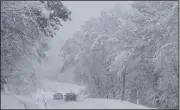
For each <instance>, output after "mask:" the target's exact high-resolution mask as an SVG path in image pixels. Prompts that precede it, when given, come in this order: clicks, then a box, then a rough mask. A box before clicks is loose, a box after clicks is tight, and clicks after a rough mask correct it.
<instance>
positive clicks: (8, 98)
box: [1, 81, 152, 109]
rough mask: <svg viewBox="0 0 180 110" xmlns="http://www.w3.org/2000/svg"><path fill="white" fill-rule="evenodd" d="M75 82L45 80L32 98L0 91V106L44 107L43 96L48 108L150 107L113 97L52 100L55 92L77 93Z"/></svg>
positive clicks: (18, 107) (9, 107) (79, 88)
mask: <svg viewBox="0 0 180 110" xmlns="http://www.w3.org/2000/svg"><path fill="white" fill-rule="evenodd" d="M82 89H83V88H82V87H79V86H77V85H75V84H67V83H57V82H48V81H46V84H45V86H44V87H43V90H45V91H41V90H40V91H37V93H36V94H34V95H35V96H34V98H30V97H26V96H17V95H7V94H2V93H1V108H2V109H24V108H25V106H24V104H25V105H26V107H27V108H28V109H44V108H45V104H44V101H43V99H42V96H44V99H45V102H46V104H47V108H48V109H152V108H148V107H145V106H142V105H137V104H133V103H130V102H126V101H121V100H115V99H97V98H84V97H83V96H81V97H78V101H76V102H73V101H71V102H65V101H64V100H53V94H54V93H55V92H60V93H63V94H65V93H67V92H69V91H70V90H72V91H73V92H75V93H78V92H79V91H80V90H82Z"/></svg>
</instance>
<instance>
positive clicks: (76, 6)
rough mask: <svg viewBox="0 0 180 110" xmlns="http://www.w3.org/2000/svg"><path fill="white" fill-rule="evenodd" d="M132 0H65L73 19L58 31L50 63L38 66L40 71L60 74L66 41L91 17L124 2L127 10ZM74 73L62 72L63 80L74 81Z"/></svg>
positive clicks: (50, 52) (48, 73) (52, 42)
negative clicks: (61, 54)
mask: <svg viewBox="0 0 180 110" xmlns="http://www.w3.org/2000/svg"><path fill="white" fill-rule="evenodd" d="M130 3H132V2H131V1H128V2H127V1H126V2H125V1H63V4H64V5H65V6H66V7H67V8H68V9H69V10H71V11H72V14H71V18H72V20H71V21H68V22H66V23H64V24H63V27H61V28H60V30H59V31H58V32H57V36H55V37H54V38H53V39H52V40H51V45H50V46H51V49H50V50H49V52H48V56H49V57H48V63H44V64H42V65H41V67H40V68H38V69H39V70H38V71H39V73H43V74H44V75H52V74H59V72H58V70H59V69H60V66H61V59H60V57H59V52H60V49H61V47H62V45H63V44H64V42H65V41H66V40H67V39H68V38H71V37H73V34H74V33H75V32H76V31H78V30H79V29H80V28H81V25H83V24H84V22H85V21H87V20H88V19H89V18H91V17H98V16H99V15H100V13H101V12H102V11H104V10H108V9H110V8H111V7H113V6H114V5H116V4H122V5H121V6H122V9H124V11H126V10H127V9H129V8H130V5H129V4H130ZM72 74H73V73H71V72H66V73H64V74H61V79H62V81H67V82H72V80H73V75H72Z"/></svg>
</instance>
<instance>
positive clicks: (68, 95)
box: [65, 93, 77, 101]
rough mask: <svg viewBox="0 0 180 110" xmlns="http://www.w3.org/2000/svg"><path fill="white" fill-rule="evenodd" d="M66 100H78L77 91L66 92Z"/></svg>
mask: <svg viewBox="0 0 180 110" xmlns="http://www.w3.org/2000/svg"><path fill="white" fill-rule="evenodd" d="M65 101H77V95H76V94H75V93H66V95H65Z"/></svg>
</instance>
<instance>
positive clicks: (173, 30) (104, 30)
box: [61, 1, 179, 108]
mask: <svg viewBox="0 0 180 110" xmlns="http://www.w3.org/2000/svg"><path fill="white" fill-rule="evenodd" d="M61 57H62V58H63V59H64V65H63V68H62V71H64V70H65V69H68V68H71V67H74V68H75V70H74V72H75V73H76V80H77V83H79V84H80V83H83V84H85V85H86V87H87V91H88V92H89V93H90V97H95V98H113V99H121V100H127V101H130V102H133V103H138V104H142V105H146V106H149V107H154V108H178V78H179V75H178V2H176V1H139V2H138V1H136V2H134V3H132V9H131V10H129V11H127V12H123V11H121V7H120V6H119V5H116V6H114V7H113V8H112V9H110V10H109V11H106V12H105V11H104V12H102V13H101V15H100V17H99V18H92V19H89V21H87V22H86V23H85V24H84V25H83V26H82V29H81V31H79V32H77V33H76V34H74V36H73V37H72V38H70V39H69V40H67V42H66V43H65V45H64V47H63V48H62V49H61Z"/></svg>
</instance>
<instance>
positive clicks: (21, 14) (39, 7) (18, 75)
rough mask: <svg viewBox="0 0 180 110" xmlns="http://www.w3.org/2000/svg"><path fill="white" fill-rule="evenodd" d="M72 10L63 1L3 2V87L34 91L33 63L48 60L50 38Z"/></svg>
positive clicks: (19, 90) (16, 90)
mask: <svg viewBox="0 0 180 110" xmlns="http://www.w3.org/2000/svg"><path fill="white" fill-rule="evenodd" d="M70 13H71V12H70V11H69V10H68V9H67V8H66V7H65V6H64V5H63V4H62V3H61V2H60V1H47V2H40V1H2V2H1V59H2V60H1V86H2V85H4V84H6V85H8V86H9V89H11V90H12V91H13V92H14V93H27V92H31V90H32V91H34V90H33V89H32V88H33V87H34V88H35V86H34V85H37V84H35V83H36V82H37V81H38V79H37V77H36V73H35V71H34V67H33V64H36V63H37V61H38V62H41V60H42V59H46V53H45V51H47V50H48V49H49V45H48V42H49V40H50V39H49V38H48V37H53V36H54V35H55V31H56V30H58V27H59V26H61V22H62V21H66V20H68V19H70V18H69V15H70ZM22 88H23V89H22Z"/></svg>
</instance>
